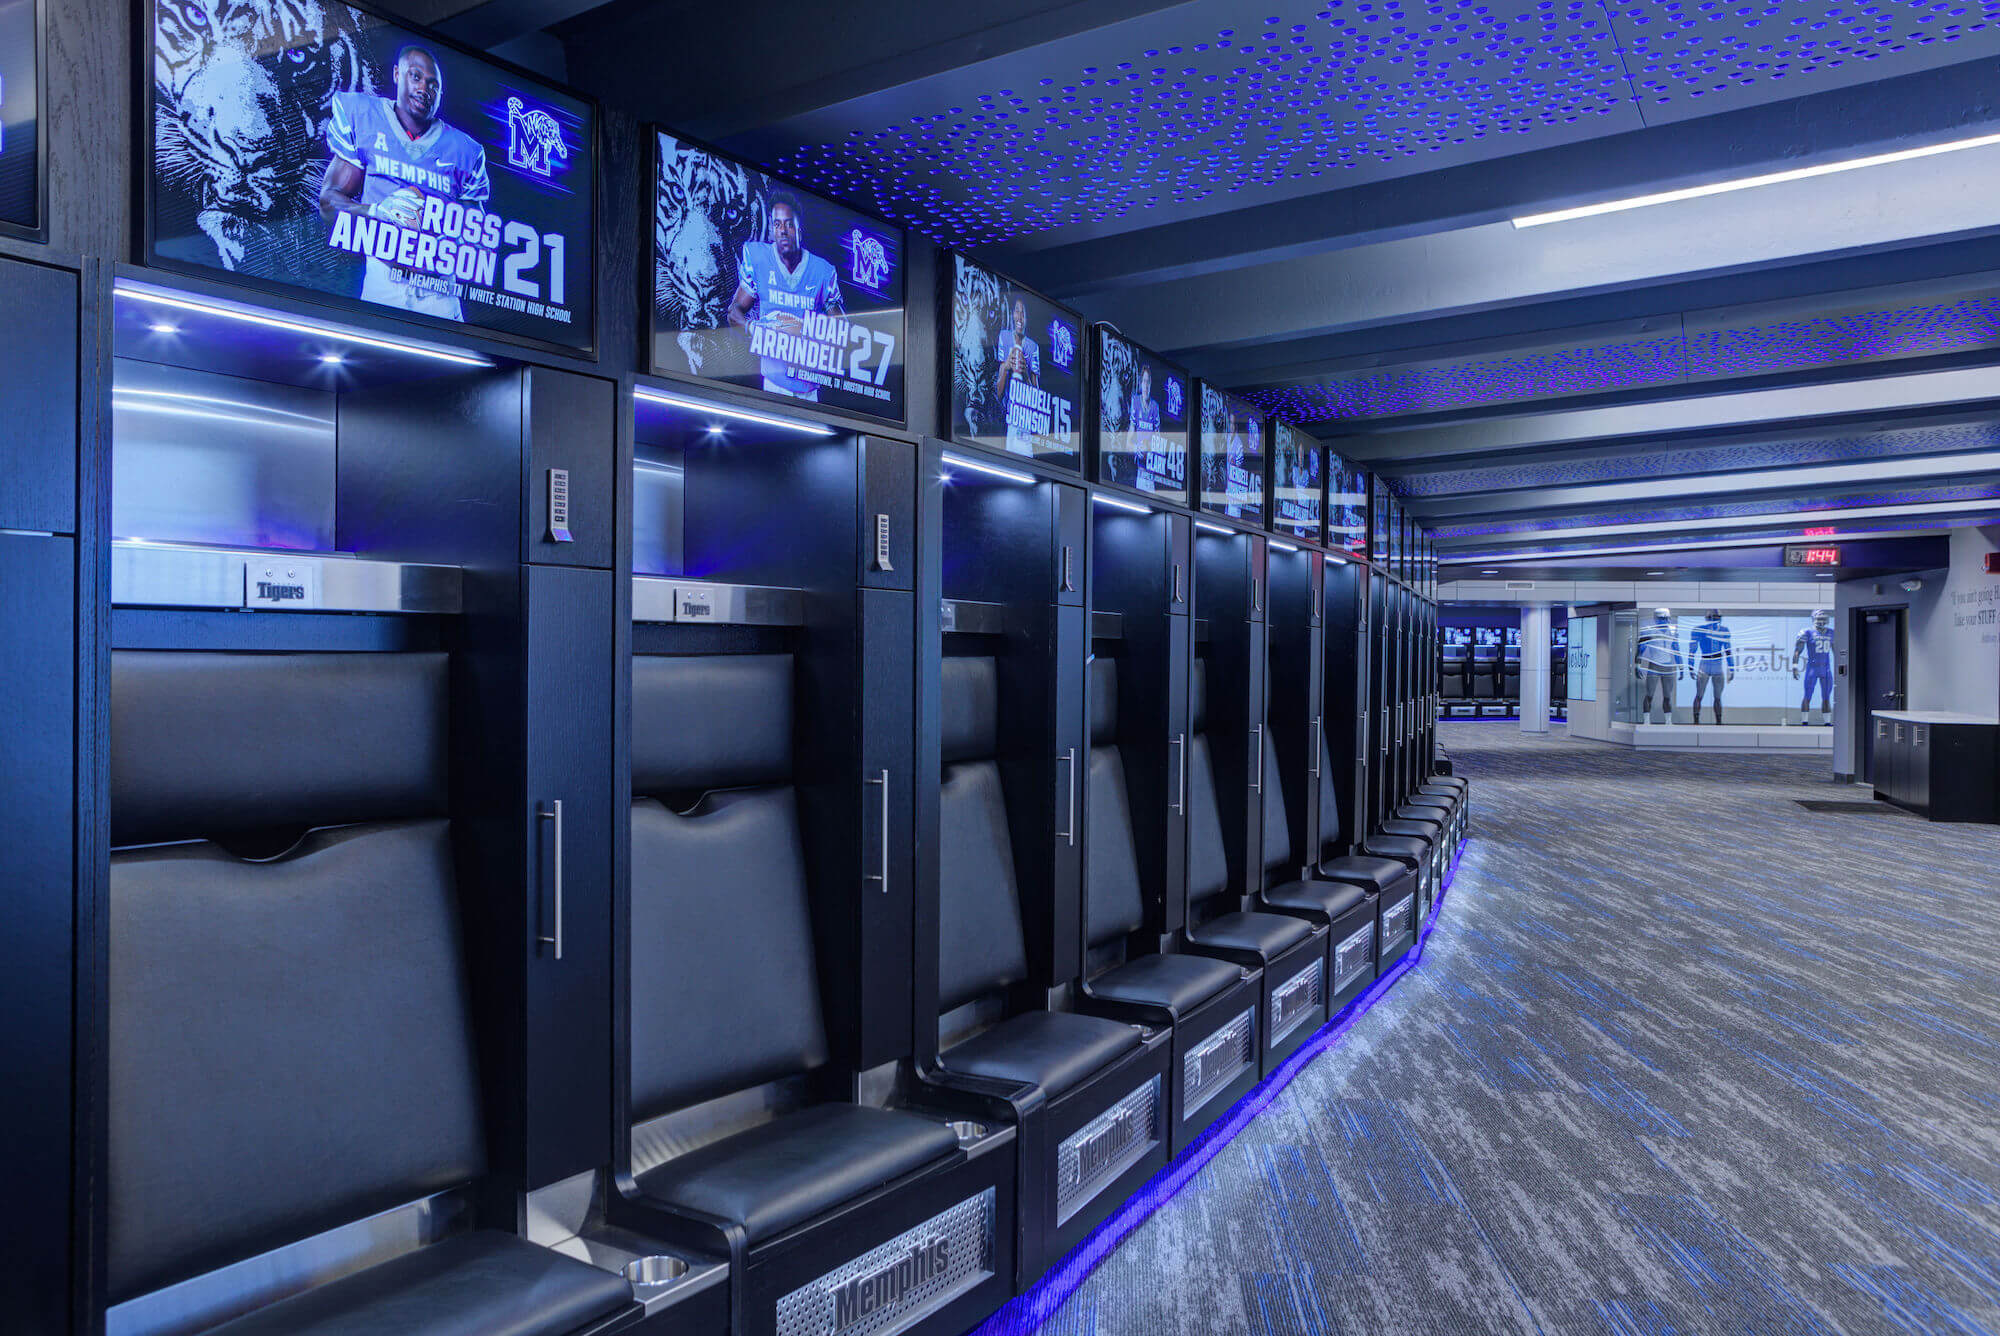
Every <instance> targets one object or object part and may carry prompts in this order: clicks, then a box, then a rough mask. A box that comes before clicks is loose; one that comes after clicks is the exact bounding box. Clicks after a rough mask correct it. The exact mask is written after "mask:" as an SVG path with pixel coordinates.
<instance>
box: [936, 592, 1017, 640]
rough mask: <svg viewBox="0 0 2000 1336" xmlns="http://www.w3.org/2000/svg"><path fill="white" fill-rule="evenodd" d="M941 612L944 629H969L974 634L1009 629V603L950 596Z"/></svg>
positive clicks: (995, 633)
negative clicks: (986, 601) (984, 601)
mask: <svg viewBox="0 0 2000 1336" xmlns="http://www.w3.org/2000/svg"><path fill="white" fill-rule="evenodd" d="M939 612H940V614H941V616H942V618H943V622H942V625H943V629H944V630H947V631H969V632H971V633H972V634H974V635H989V636H992V635H999V634H1000V633H1001V632H1003V631H1005V630H1006V629H1007V605H1006V604H1004V603H981V602H977V601H976V600H973V599H969V598H948V599H945V600H944V601H943V603H942V606H941V607H940V609H939Z"/></svg>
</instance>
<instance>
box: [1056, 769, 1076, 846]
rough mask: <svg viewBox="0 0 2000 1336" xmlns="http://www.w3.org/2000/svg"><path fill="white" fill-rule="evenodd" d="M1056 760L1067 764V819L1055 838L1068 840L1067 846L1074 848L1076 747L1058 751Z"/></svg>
mask: <svg viewBox="0 0 2000 1336" xmlns="http://www.w3.org/2000/svg"><path fill="white" fill-rule="evenodd" d="M1056 760H1058V761H1061V762H1063V763H1065V764H1066V765H1068V766H1069V804H1068V806H1067V808H1066V809H1065V810H1066V813H1067V820H1066V821H1065V822H1064V825H1065V826H1067V827H1068V828H1067V829H1065V830H1059V831H1057V832H1056V838H1057V839H1059V840H1067V841H1069V847H1070V848H1072V849H1074V848H1076V748H1074V747H1071V748H1070V749H1069V750H1068V751H1066V752H1060V753H1058V754H1057V756H1056Z"/></svg>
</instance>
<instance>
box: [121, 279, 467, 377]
mask: <svg viewBox="0 0 2000 1336" xmlns="http://www.w3.org/2000/svg"><path fill="white" fill-rule="evenodd" d="M118 295H119V296H120V297H125V298H129V299H131V300H132V301H135V302H144V303H146V304H147V305H148V306H164V307H168V308H169V309H171V310H175V311H191V312H194V313H195V314H198V315H210V316H216V317H218V318H220V319H223V320H235V321H237V322H239V323H241V324H246V325H259V326H262V327H263V328H265V329H282V330H284V331H286V332H287V333H291V334H310V335H312V336H314V337H315V338H322V339H333V340H335V341H336V342H339V343H351V344H355V345H358V346H360V347H364V348H379V349H381V350H383V351H384V352H392V353H403V354H406V355H408V356H411V357H428V358H430V359H431V360H433V361H437V362H451V363H454V364H455V365H458V366H492V365H493V363H492V361H491V360H490V359H488V358H484V357H481V356H479V355H478V354H477V353H462V352H458V351H456V350H454V349H451V348H442V347H439V346H437V345H435V344H429V343H416V342H410V341H405V340H402V339H391V338H385V337H383V336H381V335H379V334H362V333H359V332H357V331H355V330H351V329H343V328H341V327H340V326H338V325H322V324H317V323H315V322H313V321H309V320H299V319H295V318H293V317H291V316H282V315H273V314H271V313H270V312H268V311H253V310H250V309H248V308H247V307H241V306H234V305H227V304H225V303H222V302H208V301H200V300H197V299H195V298H193V297H182V296H179V295H178V294H175V293H168V292H161V291H159V290H158V289H156V288H147V287H140V286H137V285H135V284H128V283H122V282H121V283H120V284H119V285H118ZM152 329H153V330H154V331H155V332H156V333H166V332H168V331H169V330H171V331H172V332H174V333H179V332H180V330H179V327H178V326H163V325H161V324H158V323H155V324H154V325H152ZM322 360H330V359H328V358H325V357H323V358H322Z"/></svg>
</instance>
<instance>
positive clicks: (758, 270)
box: [729, 192, 847, 401]
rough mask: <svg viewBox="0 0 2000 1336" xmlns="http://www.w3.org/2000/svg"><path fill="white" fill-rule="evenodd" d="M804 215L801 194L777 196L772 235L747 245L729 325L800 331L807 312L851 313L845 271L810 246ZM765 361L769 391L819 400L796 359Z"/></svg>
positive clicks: (744, 327)
mask: <svg viewBox="0 0 2000 1336" xmlns="http://www.w3.org/2000/svg"><path fill="white" fill-rule="evenodd" d="M801 214H802V211H801V210H800V208H799V202H798V200H797V199H796V198H794V197H793V196H791V195H788V194H784V193H782V192H781V193H779V194H776V195H773V196H772V197H771V209H770V223H769V226H768V229H767V239H766V240H763V241H746V242H744V243H743V260H742V263H741V264H740V265H739V266H738V267H737V272H736V299H735V300H734V301H732V302H731V303H730V304H729V323H730V324H732V325H734V326H736V327H737V328H738V329H749V328H750V327H751V326H753V325H762V326H764V327H765V328H768V329H776V330H781V331H783V332H784V333H787V334H797V333H798V332H799V331H800V330H802V329H804V328H805V321H804V319H803V317H805V316H808V315H846V314H847V307H846V304H845V302H844V301H843V299H842V298H841V295H840V271H839V270H837V269H835V268H834V267H833V261H831V260H829V259H826V258H825V257H824V256H819V255H814V254H813V253H812V252H811V251H809V250H807V249H806V248H805V223H804V220H803V218H802V216H801ZM761 360H762V362H763V367H764V388H765V389H766V390H768V391H770V392H771V393H773V394H789V395H791V396H792V397H793V398H794V399H809V400H815V401H817V400H818V398H819V386H817V385H815V384H813V383H812V382H811V381H809V380H805V379H803V378H801V377H800V376H799V375H797V374H796V372H795V369H794V368H793V366H792V364H791V363H789V362H787V361H785V360H784V359H783V358H778V357H769V356H766V357H763V358H762V359H761Z"/></svg>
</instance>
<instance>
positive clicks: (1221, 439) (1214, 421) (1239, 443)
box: [1201, 381, 1264, 521]
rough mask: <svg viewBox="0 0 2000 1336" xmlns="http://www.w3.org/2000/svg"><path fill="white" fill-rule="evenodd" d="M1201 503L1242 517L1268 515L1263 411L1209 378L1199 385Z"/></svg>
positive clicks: (1205, 507) (1212, 509) (1202, 506)
mask: <svg viewBox="0 0 2000 1336" xmlns="http://www.w3.org/2000/svg"><path fill="white" fill-rule="evenodd" d="M1201 508H1202V509H1203V510H1208V511H1213V512H1214V513H1216V514H1218V515H1229V516H1232V517H1234V518H1236V519H1240V520H1252V521H1261V520H1262V519H1263V518H1264V414H1263V413H1262V412H1261V411H1259V409H1258V408H1257V406H1256V405H1255V404H1252V403H1250V402H1249V401H1248V400H1246V399H1239V398H1237V397H1236V396H1235V395H1233V394H1224V393H1223V392H1222V391H1221V390H1218V389H1216V388H1215V387H1214V386H1212V385H1210V384H1208V383H1207V382H1206V381H1204V382H1203V383H1202V386H1201Z"/></svg>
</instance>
